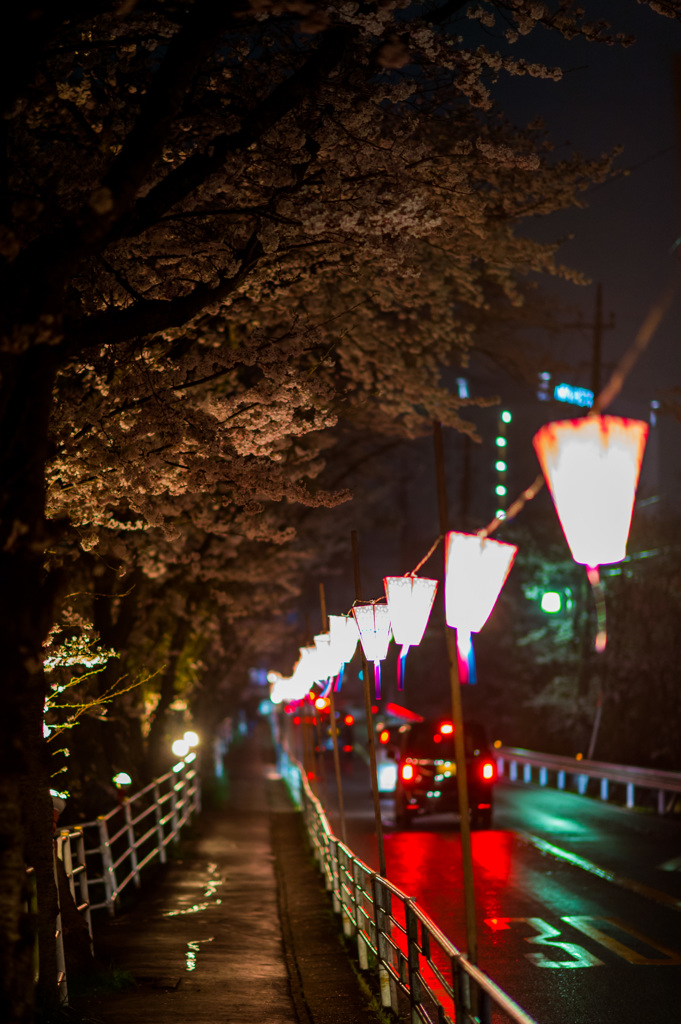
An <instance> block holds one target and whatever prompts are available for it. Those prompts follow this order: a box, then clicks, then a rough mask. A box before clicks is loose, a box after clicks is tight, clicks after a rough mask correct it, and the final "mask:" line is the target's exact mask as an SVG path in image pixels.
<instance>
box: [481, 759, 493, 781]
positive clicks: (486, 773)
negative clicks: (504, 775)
mask: <svg viewBox="0 0 681 1024" xmlns="http://www.w3.org/2000/svg"><path fill="white" fill-rule="evenodd" d="M480 774H481V775H482V777H483V779H484V780H485V781H486V782H491V781H492V779H493V778H495V776H496V774H497V769H496V766H495V764H494V761H483V763H482V766H481V768H480Z"/></svg>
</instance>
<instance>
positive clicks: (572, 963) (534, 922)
mask: <svg viewBox="0 0 681 1024" xmlns="http://www.w3.org/2000/svg"><path fill="white" fill-rule="evenodd" d="M514 923H521V924H529V926H530V928H534V930H535V931H536V932H539V935H525V936H524V939H525V942H529V943H531V944H532V945H539V946H551V947H552V949H562V950H563V951H564V952H565V953H567V955H568V956H569V957H570V958H571V959H569V960H550V959H549V957H548V956H547V955H546V953H544V952H543V951H537V952H533V953H525V956H526V957H527V959H528V960H529V961H530V963H533V964H534V965H535V967H548V968H550V969H552V970H563V969H565V968H575V967H602V966H603V961H602V960H599V959H598V957H597V956H594V955H593V953H589V951H588V950H586V949H584V947H583V946H578V945H577V944H576V943H574V942H556V941H555V937H556V936H557V935H560V931H559V930H558V928H554V927H553V925H550V924H548V923H547V922H546V921H544V920H542V918H541V917H491V918H488V919H487V920H486V921H485V924H486V925H488V926H489V927H490V928H492V929H493V931H500V930H503V929H507V928H509V927H510V925H511V924H514Z"/></svg>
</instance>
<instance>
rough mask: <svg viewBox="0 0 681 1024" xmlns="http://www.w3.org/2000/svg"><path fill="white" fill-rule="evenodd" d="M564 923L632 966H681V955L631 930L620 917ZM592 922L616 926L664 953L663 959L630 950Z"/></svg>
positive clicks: (566, 920)
mask: <svg viewBox="0 0 681 1024" xmlns="http://www.w3.org/2000/svg"><path fill="white" fill-rule="evenodd" d="M561 920H562V921H565V922H566V924H571V925H572V927H573V928H577V930H578V931H580V932H583V933H584V935H588V936H589V938H590V939H595V940H596V942H600V944H601V945H602V946H606V948H607V949H609V950H610V951H611V952H613V953H616V954H617V956H621V957H622V959H623V960H626V961H627V963H630V964H638V965H642V964H646V965H649V966H657V967H667V966H671V965H673V964H681V954H679V953H677V952H676V951H675V950H673V949H667V947H666V946H661V945H660V944H659V942H653V940H652V939H649V938H648V936H647V935H643V934H642V933H641V932H638V931H636V929H635V928H630V927H629V925H628V924H625V923H624V921H621V920H620V919H619V918H618V917H600V918H599V917H582V916H579V917H563V918H561ZM592 921H605V922H607V923H608V924H613V925H615V927H616V928H619V930H620V931H622V932H626V933H627V934H629V935H631V936H633V938H635V939H638V941H639V942H643V943H644V944H645V945H646V946H650V947H651V949H656V950H658V952H660V953H664V957H663V958H662V959H659V958H653V957H647V956H643V954H642V953H637V952H636V951H635V950H633V949H630V948H629V946H625V945H624V943H623V942H619V941H618V940H617V939H616V938H614V936H612V935H608V934H607V933H606V932H603V931H601V929H600V928H596V926H595V925H594V924H592V923H591V922H592Z"/></svg>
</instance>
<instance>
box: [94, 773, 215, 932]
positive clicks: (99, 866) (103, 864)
mask: <svg viewBox="0 0 681 1024" xmlns="http://www.w3.org/2000/svg"><path fill="white" fill-rule="evenodd" d="M195 758H196V754H189V756H188V757H186V758H184V760H182V761H180V762H178V764H176V765H175V767H174V768H173V769H172V771H169V772H166V774H165V775H161V776H160V777H159V778H157V779H154V781H153V782H150V783H149V785H148V786H145V787H144V789H140V790H139V792H138V793H133V794H132V795H130V796H126V797H124V799H123V800H121V802H120V804H119V805H118V806H117V807H114V809H113V810H111V811H109V813H108V814H102V815H100V816H99V817H98V818H97V819H96V821H88V822H85V823H84V824H83V825H81V826H80V828H81V829H82V830H83V832H84V834H85V857H86V862H87V863H88V868H87V873H86V876H85V877H86V879H87V881H86V884H87V886H88V887H89V888H91V887H92V886H99V887H100V888H99V891H98V897H99V895H101V897H102V898H99V899H98V902H95V903H92V904H91V905H90V909H91V910H98V909H99V908H100V907H106V908H107V910H108V911H109V913H110V914H112V915H113V914H115V912H116V902H117V901H118V899H119V898H120V895H121V893H122V892H123V890H124V889H125V888H126V887H127V886H128V885H130V883H131V882H132V883H133V884H134V885H135V887H136V888H138V889H139V887H140V884H141V879H140V873H141V871H142V870H143V869H144V868H145V867H146V866H147V864H149V863H151V861H153V860H154V859H155V858H156V857H158V859H159V861H160V863H161V864H165V862H166V860H167V854H166V849H167V847H168V845H169V843H171V842H172V841H173V840H174V839H176V838H177V836H178V834H179V832H180V829H181V828H182V826H183V825H185V824H186V823H187V822H188V821H189V820H190V818H191V817H192V816H193V815H194V814H198V812H199V811H200V810H201V789H200V784H199V777H198V772H197V768H196V764H195ZM95 836H96V838H95Z"/></svg>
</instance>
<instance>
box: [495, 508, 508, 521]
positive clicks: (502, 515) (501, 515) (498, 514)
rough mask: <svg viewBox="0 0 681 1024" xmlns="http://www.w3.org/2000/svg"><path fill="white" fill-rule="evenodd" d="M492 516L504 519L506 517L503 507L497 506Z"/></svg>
mask: <svg viewBox="0 0 681 1024" xmlns="http://www.w3.org/2000/svg"><path fill="white" fill-rule="evenodd" d="M494 518H495V519H505V518H506V513H505V512H504V510H503V508H498V509H497V510H496V512H495V513H494Z"/></svg>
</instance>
